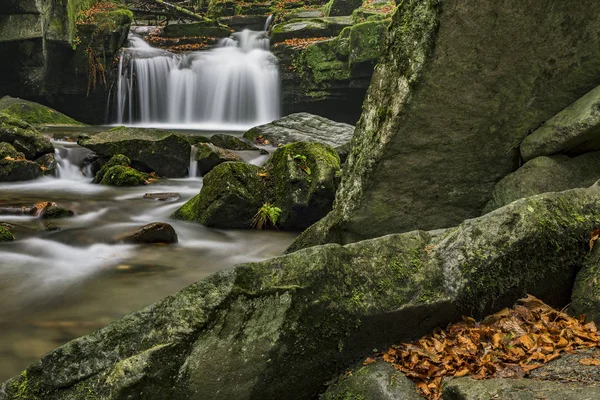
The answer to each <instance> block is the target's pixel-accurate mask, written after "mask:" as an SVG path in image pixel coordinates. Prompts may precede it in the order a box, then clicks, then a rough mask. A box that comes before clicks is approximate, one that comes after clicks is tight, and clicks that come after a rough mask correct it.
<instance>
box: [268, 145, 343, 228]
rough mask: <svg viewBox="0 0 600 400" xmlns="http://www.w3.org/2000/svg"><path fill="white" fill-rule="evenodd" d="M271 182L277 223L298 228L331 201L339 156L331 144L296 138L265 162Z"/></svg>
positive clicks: (318, 215)
mask: <svg viewBox="0 0 600 400" xmlns="http://www.w3.org/2000/svg"><path fill="white" fill-rule="evenodd" d="M265 168H266V169H267V170H268V171H269V173H270V178H269V179H270V181H271V182H273V185H274V196H273V199H274V201H272V203H273V204H274V205H276V206H277V207H279V208H280V209H281V210H282V212H281V215H280V217H279V222H278V224H277V225H278V226H279V227H280V228H282V229H288V230H301V229H304V228H307V227H308V226H310V225H312V224H313V223H315V222H316V221H318V220H319V219H321V218H323V217H324V216H325V215H326V214H327V213H328V212H329V210H331V206H332V204H333V199H334V197H335V191H336V189H337V184H338V174H339V172H340V158H339V156H338V155H337V153H336V152H335V150H334V149H333V148H331V147H330V146H327V145H323V144H320V143H309V142H299V143H292V144H288V145H285V146H281V147H280V148H278V149H277V150H275V152H274V153H273V155H272V156H271V158H270V159H269V161H267V163H266V164H265Z"/></svg>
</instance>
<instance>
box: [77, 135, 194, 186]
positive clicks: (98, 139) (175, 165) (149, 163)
mask: <svg viewBox="0 0 600 400" xmlns="http://www.w3.org/2000/svg"><path fill="white" fill-rule="evenodd" d="M78 143H79V144H80V145H81V146H83V147H86V148H88V149H90V150H92V151H93V152H95V153H97V154H99V155H101V156H106V157H108V156H114V155H116V154H123V155H125V156H127V157H129V158H130V159H131V162H132V165H133V166H134V167H136V168H137V169H140V170H142V171H144V172H152V171H154V172H156V173H157V174H158V175H160V176H162V177H165V178H182V177H186V176H187V174H188V167H189V162H190V151H191V144H190V142H189V141H188V139H187V138H186V137H185V136H184V135H181V134H177V133H174V132H169V131H164V130H158V129H146V128H116V129H111V130H110V131H108V132H102V133H99V134H97V135H94V136H93V137H91V138H90V139H85V140H80V141H79V142H78Z"/></svg>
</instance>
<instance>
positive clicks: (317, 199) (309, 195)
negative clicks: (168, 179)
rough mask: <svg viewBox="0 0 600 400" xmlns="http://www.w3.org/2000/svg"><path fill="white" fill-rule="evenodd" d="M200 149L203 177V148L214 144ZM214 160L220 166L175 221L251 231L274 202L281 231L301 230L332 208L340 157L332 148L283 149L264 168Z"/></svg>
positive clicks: (300, 146) (295, 146)
mask: <svg viewBox="0 0 600 400" xmlns="http://www.w3.org/2000/svg"><path fill="white" fill-rule="evenodd" d="M199 146H201V147H199V149H198V170H199V171H200V172H201V173H202V168H200V166H201V164H202V160H201V154H202V153H201V152H203V147H202V146H205V147H206V148H207V149H208V150H207V151H208V152H211V151H212V150H211V148H213V147H214V146H212V145H209V144H200V145H199ZM219 151H220V152H225V150H222V149H219ZM209 154H214V153H209ZM204 160H205V161H206V160H208V158H206V159H204ZM213 161H214V162H215V163H217V166H216V167H214V168H213V169H212V170H211V171H210V172H209V173H208V174H206V176H205V177H204V181H203V186H202V189H201V190H200V194H198V195H197V196H196V197H194V198H192V199H191V200H189V201H188V202H187V203H185V204H184V205H183V206H182V207H181V208H180V209H179V210H178V211H177V212H176V213H175V214H174V217H175V218H179V219H184V220H188V221H196V222H199V223H201V224H203V225H206V226H212V227H217V228H250V227H252V226H253V225H255V222H254V221H253V220H254V216H255V215H258V214H259V209H261V207H262V206H263V205H265V204H269V206H270V207H277V208H279V209H280V210H281V213H280V216H279V218H278V221H277V223H276V227H277V228H281V229H286V230H300V229H304V228H306V227H307V226H309V225H311V224H313V223H314V222H316V221H318V220H319V219H320V218H322V217H323V216H324V215H326V214H327V213H328V212H329V210H331V205H332V203H333V199H334V196H335V191H336V188H337V185H338V174H339V172H340V159H339V156H338V155H337V154H336V152H335V151H334V150H333V149H332V148H331V147H330V146H327V145H323V144H320V143H308V142H298V143H292V144H288V145H285V146H281V147H280V148H278V149H277V150H276V151H275V152H274V153H273V154H272V155H271V157H270V158H269V160H268V161H267V163H266V164H265V165H264V167H263V168H259V167H256V166H254V165H247V164H244V163H240V162H223V163H221V162H222V161H220V160H219V159H218V157H217V156H216V155H215V159H214V160H213ZM270 222H271V223H273V221H272V220H270Z"/></svg>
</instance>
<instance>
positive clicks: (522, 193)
mask: <svg viewBox="0 0 600 400" xmlns="http://www.w3.org/2000/svg"><path fill="white" fill-rule="evenodd" d="M598 179H600V152H598V151H597V152H594V153H586V154H583V155H581V156H578V157H574V158H569V157H567V156H562V155H561V156H550V157H538V158H535V159H533V160H531V161H528V162H526V163H525V164H524V165H523V166H522V167H521V168H519V169H518V170H516V171H515V172H513V173H512V174H510V175H507V176H505V177H504V178H502V180H501V181H500V182H498V183H497V184H496V187H494V191H493V192H492V199H491V200H490V201H489V203H488V204H487V205H486V206H485V208H484V210H483V212H489V211H491V210H495V209H496V208H500V207H502V206H504V205H505V204H508V203H510V202H512V201H515V200H517V199H522V198H523V197H529V196H533V195H536V194H540V193H546V192H559V191H561V190H567V189H574V188H577V187H589V186H591V185H592V184H593V183H594V182H596V181H597V180H598Z"/></svg>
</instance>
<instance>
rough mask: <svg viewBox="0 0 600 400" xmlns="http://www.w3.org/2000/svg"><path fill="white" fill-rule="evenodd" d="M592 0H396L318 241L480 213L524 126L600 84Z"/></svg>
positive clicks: (515, 153)
mask: <svg viewBox="0 0 600 400" xmlns="http://www.w3.org/2000/svg"><path fill="white" fill-rule="evenodd" d="M589 7H591V3H589V4H588V3H586V4H584V3H582V2H577V1H568V2H563V3H561V6H560V7H555V8H553V9H552V11H551V12H550V14H549V13H548V8H547V7H544V6H543V5H541V4H540V3H539V2H537V1H535V0H526V1H516V0H511V1H510V4H509V3H502V4H501V3H498V2H486V1H482V0H477V1H474V2H469V3H468V5H467V6H465V7H460V8H456V7H455V4H454V3H452V2H445V1H438V0H408V1H402V2H399V6H398V8H397V10H396V12H395V13H394V16H393V18H392V23H391V24H390V26H389V28H388V32H387V35H386V42H385V44H384V46H383V51H382V56H381V57H380V59H379V63H378V64H377V67H376V69H375V73H374V75H373V78H372V79H371V86H370V87H369V91H368V94H367V96H366V98H365V101H364V104H363V112H362V116H361V120H360V122H359V123H358V124H357V126H356V130H355V133H354V137H353V141H352V150H351V152H350V154H349V156H348V160H347V162H346V164H345V168H344V177H343V179H342V182H341V184H340V188H339V189H338V192H337V197H336V203H335V204H336V205H335V206H334V210H333V212H332V214H331V217H330V218H327V219H324V220H322V221H323V224H327V225H320V226H319V227H315V228H314V230H313V233H314V235H313V239H317V240H319V241H317V242H316V243H324V242H323V241H327V240H330V239H332V238H337V240H339V241H341V243H349V242H352V241H354V240H357V239H360V238H363V239H364V238H370V237H376V236H380V235H382V234H388V233H394V232H404V231H410V230H413V229H434V228H443V227H449V226H453V225H456V224H457V223H459V222H460V221H463V220H465V219H468V218H472V217H474V216H477V215H480V214H481V212H482V210H483V208H484V206H485V204H486V203H487V202H488V201H489V200H490V198H491V195H492V191H493V188H494V186H495V184H496V183H497V182H498V181H499V180H500V179H502V178H503V177H504V176H506V175H508V174H509V173H511V172H514V171H515V170H516V169H517V167H518V163H519V144H520V143H521V141H522V140H523V139H524V138H525V136H526V135H527V133H528V132H529V131H530V130H534V129H535V128H537V127H538V126H540V125H541V124H542V123H543V122H544V121H547V120H549V119H550V118H552V117H553V116H554V115H556V114H557V113H558V112H560V111H561V110H563V109H564V108H565V107H567V106H568V105H569V104H571V103H573V102H574V101H576V100H577V99H579V98H581V97H582V96H583V95H585V94H586V93H588V92H589V91H590V90H592V89H593V88H595V87H597V86H598V85H599V84H600V54H599V53H598V52H597V48H598V45H599V44H600V15H594V18H590V13H589ZM467 21H468V22H467ZM497 21H503V23H501V24H497V23H496V22H497ZM557 24H558V25H560V24H565V26H567V25H568V26H570V27H572V29H566V30H564V29H561V30H557V29H556V26H557ZM573 43H579V44H581V45H580V46H577V52H576V54H575V55H574V54H573V45H572V44H573ZM532 48H536V49H539V50H540V51H539V52H535V53H531V49H532ZM473 49H477V50H476V51H473ZM549 63H550V64H551V65H552V66H551V67H549ZM573 63H575V64H577V65H578V68H577V69H574V68H573V65H574V64H573ZM498 88H502V89H501V90H498Z"/></svg>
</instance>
